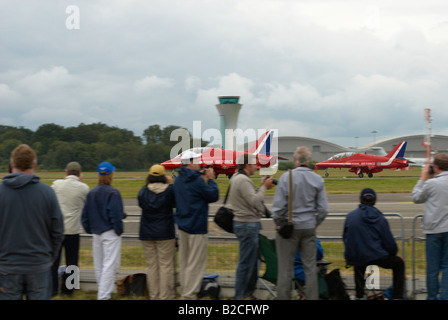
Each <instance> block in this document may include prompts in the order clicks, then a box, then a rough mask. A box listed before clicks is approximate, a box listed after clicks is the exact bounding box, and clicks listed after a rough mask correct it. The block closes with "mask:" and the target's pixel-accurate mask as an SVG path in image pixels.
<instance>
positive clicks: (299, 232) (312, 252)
mask: <svg viewBox="0 0 448 320" xmlns="http://www.w3.org/2000/svg"><path fill="white" fill-rule="evenodd" d="M310 162H311V152H310V151H309V149H308V148H307V147H298V148H297V149H296V151H295V152H294V163H295V166H296V168H295V169H294V170H292V171H291V174H292V180H293V182H292V187H293V191H292V192H293V194H292V195H290V194H289V173H288V172H286V173H284V174H283V175H282V176H281V177H280V180H279V181H278V185H277V190H276V191H275V196H274V202H273V204H272V211H273V213H274V221H275V222H276V224H278V222H279V221H281V220H282V219H286V218H287V217H288V197H290V196H292V197H293V206H292V213H293V224H294V231H293V233H292V235H291V237H290V238H288V239H285V238H283V237H282V236H281V235H280V234H278V233H277V236H276V238H275V246H276V250H277V257H278V280H277V293H278V295H277V298H278V299H279V300H288V299H290V298H291V297H290V294H291V279H293V276H294V275H293V267H294V258H295V256H296V252H297V250H300V255H301V258H302V264H303V268H304V271H305V277H306V287H305V296H306V299H307V300H318V299H319V286H318V279H317V272H316V251H317V245H316V228H317V226H318V225H320V224H321V223H322V222H323V221H324V219H325V217H326V216H327V214H328V211H329V210H328V202H327V196H326V193H325V185H324V180H323V178H322V177H321V176H319V175H318V174H316V173H315V172H313V170H311V169H310V168H309V167H308V166H309V164H310ZM278 229H279V226H278V225H277V230H278Z"/></svg>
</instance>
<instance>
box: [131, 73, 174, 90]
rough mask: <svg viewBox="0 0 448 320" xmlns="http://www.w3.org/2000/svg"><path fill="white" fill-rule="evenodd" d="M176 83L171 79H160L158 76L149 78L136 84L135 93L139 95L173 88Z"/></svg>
mask: <svg viewBox="0 0 448 320" xmlns="http://www.w3.org/2000/svg"><path fill="white" fill-rule="evenodd" d="M174 85H175V81H174V80H173V79H169V78H159V77H157V76H148V77H145V78H143V79H140V80H138V81H136V82H135V85H134V87H135V91H137V92H138V93H142V92H146V91H148V90H153V89H161V88H172V87H173V86H174Z"/></svg>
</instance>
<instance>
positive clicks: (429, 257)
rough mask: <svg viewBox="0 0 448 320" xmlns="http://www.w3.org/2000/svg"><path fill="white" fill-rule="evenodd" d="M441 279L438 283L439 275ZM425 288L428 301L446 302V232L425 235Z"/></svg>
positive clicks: (447, 278)
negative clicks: (440, 274)
mask: <svg viewBox="0 0 448 320" xmlns="http://www.w3.org/2000/svg"><path fill="white" fill-rule="evenodd" d="M440 272H441V273H442V278H441V280H440V282H439V273H440ZM426 287H427V289H428V297H427V299H428V300H437V294H438V292H439V289H440V296H439V297H438V299H440V300H448V232H443V233H434V234H427V235H426Z"/></svg>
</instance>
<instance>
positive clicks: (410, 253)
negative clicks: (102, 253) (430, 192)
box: [79, 213, 425, 296]
mask: <svg viewBox="0 0 448 320" xmlns="http://www.w3.org/2000/svg"><path fill="white" fill-rule="evenodd" d="M384 215H385V216H386V218H387V219H388V221H392V220H396V223H395V224H394V225H397V223H398V226H397V227H395V228H394V230H393V233H394V237H395V239H396V241H397V244H398V246H399V254H400V255H401V256H402V258H403V259H404V260H405V265H406V274H407V275H412V288H410V291H408V292H407V295H408V296H413V295H415V293H421V292H424V290H425V288H424V287H422V284H421V283H424V281H421V280H422V278H423V279H424V276H425V273H424V271H425V256H424V245H422V240H424V238H419V237H416V236H415V229H416V223H415V222H416V221H417V219H418V218H420V217H421V215H419V216H416V217H415V218H414V222H413V234H412V238H411V241H409V239H406V235H405V227H404V219H403V217H402V215H401V214H399V213H384ZM343 217H346V214H337V213H330V214H329V215H328V216H327V218H326V219H325V221H324V223H323V225H324V224H325V223H330V222H331V220H335V219H338V220H340V221H341V223H342V221H343V220H344V219H342V218H343ZM319 228H321V227H319ZM334 230H338V231H339V232H335V233H338V234H334V235H323V236H319V235H318V237H319V239H320V241H321V244H322V247H323V249H324V258H325V259H326V260H328V261H330V262H331V264H330V265H329V268H328V271H331V270H333V269H335V268H338V269H340V272H341V275H342V277H343V280H344V283H345V284H346V287H347V289H348V290H351V289H353V288H354V279H353V268H352V267H351V268H347V267H346V265H345V259H344V244H343V241H342V230H343V228H335V229H334ZM81 239H82V241H81V248H80V259H79V260H80V262H79V267H80V269H81V282H83V281H85V282H94V276H93V274H94V273H93V258H92V237H91V235H82V236H81ZM410 243H411V245H412V247H410ZM422 248H423V249H422ZM177 261H178V260H177V253H176V274H175V275H174V276H175V277H177V273H178V268H179V267H178V264H177ZM237 263H238V240H237V239H236V237H235V236H234V235H232V234H227V235H226V236H212V235H210V236H209V244H208V257H207V269H206V273H208V274H217V275H218V276H219V282H220V284H221V286H223V287H228V288H232V287H233V286H234V282H235V271H236V266H237ZM263 268H264V266H263V265H261V267H260V275H261V274H263V272H264V269H263ZM380 270H381V273H380V288H379V290H384V289H386V288H388V287H389V286H390V285H392V271H391V270H387V269H380ZM135 272H146V261H145V258H144V254H143V249H142V246H141V243H140V241H139V240H138V235H135V234H124V235H123V239H122V250H121V267H120V273H121V274H122V275H124V274H129V273H135ZM419 280H420V281H419ZM177 284H178V282H177ZM260 287H261V285H260Z"/></svg>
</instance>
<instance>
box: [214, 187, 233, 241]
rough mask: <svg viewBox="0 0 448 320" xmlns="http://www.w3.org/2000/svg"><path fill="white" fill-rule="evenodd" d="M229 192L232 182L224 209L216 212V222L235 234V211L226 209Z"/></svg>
mask: <svg viewBox="0 0 448 320" xmlns="http://www.w3.org/2000/svg"><path fill="white" fill-rule="evenodd" d="M229 190H230V181H229V188H228V189H227V193H226V197H225V198H224V203H223V205H222V207H220V208H219V209H218V211H217V212H216V214H215V218H214V221H215V223H216V224H217V225H218V226H219V227H220V228H222V229H224V230H225V231H227V232H229V233H233V210H232V209H230V208H227V207H226V202H227V197H228V196H229Z"/></svg>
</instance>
